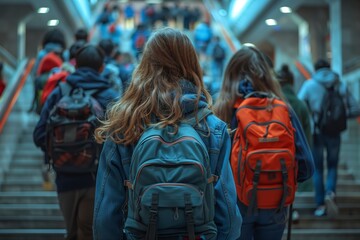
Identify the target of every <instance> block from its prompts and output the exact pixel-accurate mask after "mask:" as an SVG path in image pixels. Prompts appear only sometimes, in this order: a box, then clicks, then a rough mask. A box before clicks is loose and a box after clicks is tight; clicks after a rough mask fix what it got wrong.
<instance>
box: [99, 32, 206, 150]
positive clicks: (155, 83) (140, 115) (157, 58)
mask: <svg viewBox="0 0 360 240" xmlns="http://www.w3.org/2000/svg"><path fill="white" fill-rule="evenodd" d="M182 79H186V80H188V81H190V82H191V83H192V84H194V85H195V87H196V91H197V98H196V100H195V102H194V104H195V106H197V105H198V102H199V100H200V96H201V95H204V96H205V98H206V100H207V102H208V104H209V106H211V101H212V100H211V96H210V94H209V93H208V92H207V91H206V89H205V87H204V83H203V81H202V70H201V68H200V65H199V62H198V58H197V55H196V52H195V49H194V47H193V45H192V43H191V41H190V39H189V38H188V37H187V36H186V35H185V34H184V33H182V32H180V31H178V30H175V29H172V28H164V29H160V30H158V31H156V32H155V33H153V35H152V36H151V37H150V39H149V40H148V42H147V43H146V46H145V49H144V52H143V55H142V58H141V61H140V63H139V65H138V66H137V68H136V69H135V71H134V74H133V76H132V81H131V83H130V85H129V87H128V89H127V91H126V92H125V94H124V95H123V96H122V98H121V99H120V100H119V101H118V102H117V103H115V104H114V105H113V106H112V107H111V108H110V109H109V110H108V111H107V114H106V115H107V119H106V120H105V121H103V122H102V126H101V127H99V128H98V129H96V131H95V137H96V139H97V141H98V142H103V141H104V140H105V139H106V138H108V137H110V138H111V139H112V140H113V141H114V142H116V143H121V144H125V145H128V144H133V143H135V142H136V141H137V140H138V138H139V137H140V136H141V134H142V132H143V131H144V129H145V127H146V126H147V125H149V124H151V123H152V120H153V119H156V124H158V125H159V126H162V127H163V126H166V125H174V126H177V124H178V122H179V120H181V119H182V118H183V113H182V108H181V105H180V98H181V95H182V90H181V89H182V88H181V85H180V81H181V80H182ZM195 111H197V109H195Z"/></svg>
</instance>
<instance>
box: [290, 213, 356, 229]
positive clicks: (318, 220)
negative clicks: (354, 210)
mask: <svg viewBox="0 0 360 240" xmlns="http://www.w3.org/2000/svg"><path fill="white" fill-rule="evenodd" d="M293 228H294V229H320V228H323V229H360V216H359V215H356V216H354V215H353V216H346V215H338V216H336V217H335V218H330V217H327V216H324V217H314V216H309V215H300V220H299V222H298V223H296V224H293Z"/></svg>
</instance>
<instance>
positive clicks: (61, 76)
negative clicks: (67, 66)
mask: <svg viewBox="0 0 360 240" xmlns="http://www.w3.org/2000/svg"><path fill="white" fill-rule="evenodd" d="M69 74H70V73H69V72H68V71H65V70H63V71H61V72H58V73H55V74H53V75H51V76H50V77H49V78H48V80H47V82H46V83H45V86H44V88H43V91H42V94H41V98H40V105H41V107H42V106H43V105H44V103H45V101H46V99H47V98H48V96H49V95H50V93H52V91H53V90H54V89H55V88H56V87H57V86H58V85H59V83H60V82H65V81H66V77H67V76H69Z"/></svg>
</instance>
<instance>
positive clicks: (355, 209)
mask: <svg viewBox="0 0 360 240" xmlns="http://www.w3.org/2000/svg"><path fill="white" fill-rule="evenodd" d="M337 206H338V208H339V216H360V205H359V204H358V203H339V204H337ZM315 208H316V204H315V203H298V204H294V209H296V210H297V211H298V212H299V214H300V215H301V216H313V213H314V211H315Z"/></svg>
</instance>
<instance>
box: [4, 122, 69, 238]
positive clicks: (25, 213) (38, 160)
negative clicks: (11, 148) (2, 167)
mask: <svg viewBox="0 0 360 240" xmlns="http://www.w3.org/2000/svg"><path fill="white" fill-rule="evenodd" d="M36 120H37V119H36V118H34V119H32V120H31V121H29V126H28V127H27V128H26V129H27V130H25V132H24V133H23V134H22V137H21V139H20V140H19V142H18V144H17V151H16V153H15V156H14V158H13V159H12V161H11V165H10V169H9V171H8V172H7V173H6V174H5V180H4V182H3V184H2V186H1V188H0V239H6V240H15V239H16V240H30V239H31V240H45V239H46V240H57V239H64V235H65V225H64V222H63V218H62V215H61V212H60V209H59V205H58V200H57V195H56V192H55V191H45V190H43V188H42V182H43V180H42V170H41V169H42V166H43V153H42V151H41V150H40V149H38V148H36V147H35V145H34V143H33V140H32V131H33V129H34V127H35V124H36Z"/></svg>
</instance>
